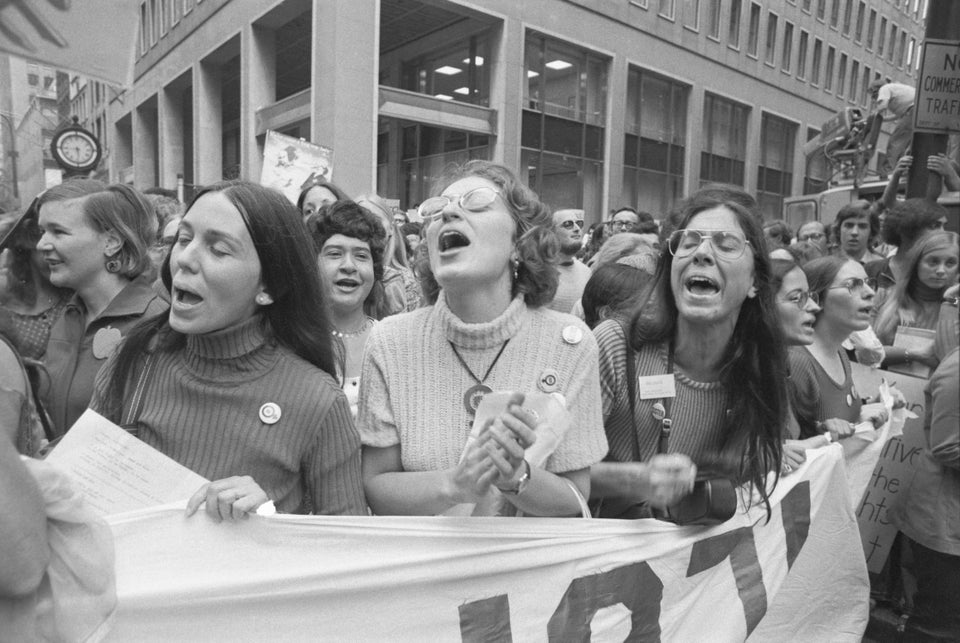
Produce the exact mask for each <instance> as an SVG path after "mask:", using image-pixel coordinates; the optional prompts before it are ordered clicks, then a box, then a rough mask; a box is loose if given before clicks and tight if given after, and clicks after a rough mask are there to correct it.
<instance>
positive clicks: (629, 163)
mask: <svg viewBox="0 0 960 643" xmlns="http://www.w3.org/2000/svg"><path fill="white" fill-rule="evenodd" d="M688 91H689V90H688V88H687V87H686V86H685V85H681V84H680V83H677V82H675V81H672V80H670V79H668V78H665V77H663V76H659V75H657V74H652V73H650V72H646V71H642V70H639V69H633V68H632V69H630V72H629V75H628V79H627V112H626V121H625V123H624V130H625V134H624V158H623V164H624V170H623V194H622V195H621V202H623V203H628V204H630V205H632V206H633V207H635V208H637V209H639V210H646V211H648V212H651V213H654V216H659V214H662V213H666V212H669V211H670V209H671V208H672V207H673V204H674V202H675V201H676V200H678V199H680V198H681V197H682V195H683V183H684V165H683V159H684V151H685V148H684V145H685V140H686V118H687V95H688Z"/></svg>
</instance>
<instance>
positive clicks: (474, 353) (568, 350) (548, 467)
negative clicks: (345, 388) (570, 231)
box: [358, 161, 607, 516]
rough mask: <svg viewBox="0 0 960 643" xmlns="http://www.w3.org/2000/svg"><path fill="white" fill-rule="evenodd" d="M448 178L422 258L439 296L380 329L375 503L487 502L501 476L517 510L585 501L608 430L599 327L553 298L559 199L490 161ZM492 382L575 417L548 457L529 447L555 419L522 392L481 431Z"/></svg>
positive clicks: (374, 409) (429, 506) (563, 511)
mask: <svg viewBox="0 0 960 643" xmlns="http://www.w3.org/2000/svg"><path fill="white" fill-rule="evenodd" d="M439 188H440V191H439V192H438V193H437V194H438V196H435V197H433V198H430V199H427V200H426V201H424V202H423V203H422V204H421V205H420V214H421V216H422V217H423V220H424V221H425V225H426V226H427V229H426V240H425V241H424V249H425V250H426V252H424V253H423V255H422V256H423V257H424V261H422V263H421V265H420V266H418V271H419V273H420V275H421V278H422V279H423V281H424V283H425V286H426V287H425V288H424V291H425V292H426V293H429V294H431V297H432V302H435V303H433V305H431V306H428V307H423V308H419V309H417V310H415V311H413V312H411V313H408V314H406V315H397V316H394V317H388V318H386V319H384V320H383V321H381V322H380V323H379V324H378V325H377V326H376V328H374V329H373V332H372V333H371V335H370V339H369V340H368V341H367V349H366V354H365V356H364V364H363V377H362V386H361V390H360V411H359V415H358V426H359V428H360V432H361V435H362V436H363V442H364V455H363V470H364V481H365V485H366V492H367V497H368V499H369V500H370V506H371V508H372V509H373V510H374V512H375V513H379V514H437V513H442V512H444V511H447V510H449V509H451V508H452V507H454V506H456V505H461V504H477V505H482V504H483V501H485V500H486V499H487V498H488V496H489V494H493V495H496V491H494V490H493V489H492V488H494V487H495V488H496V489H498V490H499V492H500V493H501V494H502V497H503V499H504V500H505V501H506V503H507V504H506V505H505V508H506V509H507V510H508V512H509V511H510V510H512V509H513V508H515V509H517V510H520V511H523V512H525V513H528V514H533V515H538V516H567V515H574V514H577V513H579V512H580V511H581V504H580V501H579V500H578V496H577V493H574V491H573V490H572V489H571V488H570V486H569V485H573V486H575V487H576V491H577V492H579V493H580V494H583V495H588V494H589V489H590V478H589V467H590V465H592V464H593V463H595V462H597V461H599V460H600V458H602V457H603V454H604V453H605V452H606V450H607V444H606V440H604V437H603V429H602V425H601V420H600V409H599V397H600V396H599V382H598V379H597V371H596V368H597V353H596V344H595V342H594V340H593V336H592V335H591V334H590V331H589V329H588V328H587V327H586V326H585V325H584V324H583V323H582V322H580V321H579V320H577V319H576V318H574V317H572V316H570V315H566V314H562V313H557V312H554V311H552V310H549V309H547V308H545V305H546V304H547V303H548V302H549V301H550V300H552V299H553V296H554V293H555V292H556V289H557V279H558V276H557V271H556V269H555V268H554V265H555V263H556V261H557V254H558V252H559V243H558V240H557V236H556V232H555V231H554V229H553V221H552V217H551V215H550V212H549V210H548V209H547V208H546V206H544V205H543V204H542V203H541V202H540V200H539V199H538V198H537V197H536V195H535V194H534V193H533V192H531V191H530V190H529V189H528V188H527V187H525V186H524V185H523V184H522V183H520V181H519V180H518V179H517V178H516V177H515V176H514V175H513V173H512V172H510V170H508V169H507V168H505V167H503V166H501V165H497V164H494V163H490V162H487V161H471V162H469V163H467V164H466V165H464V166H463V167H461V168H457V170H455V171H453V172H451V173H450V174H449V175H447V176H446V177H444V179H443V181H442V182H441V184H440V185H439ZM493 391H511V392H514V393H521V394H529V393H531V392H538V391H539V392H542V393H544V394H548V395H551V396H553V397H554V399H555V400H557V403H559V404H560V405H562V406H565V407H566V409H567V410H568V412H569V414H570V416H571V418H570V428H569V429H568V430H567V431H566V434H565V435H563V437H562V439H560V441H559V443H558V444H557V445H556V448H555V449H554V450H553V451H552V453H551V454H550V455H549V458H547V459H546V460H545V461H544V462H543V463H542V464H538V463H537V462H536V461H534V462H530V461H529V460H528V459H527V449H528V448H529V447H531V446H533V445H534V443H535V442H537V441H539V440H540V439H544V440H545V442H543V443H541V444H540V446H542V445H543V444H546V437H544V436H545V435H547V434H549V433H550V432H549V431H546V433H541V428H544V427H543V425H540V426H538V427H537V430H536V431H534V429H533V427H532V425H533V424H535V423H536V422H535V421H534V420H533V418H532V416H530V415H529V414H528V413H526V412H525V411H523V410H522V409H521V406H522V404H523V402H522V401H521V400H519V399H518V398H514V400H513V402H511V403H509V404H507V408H506V409H505V410H503V411H502V412H499V413H497V414H495V416H494V417H492V418H491V419H490V421H489V422H487V423H483V422H482V421H481V423H480V424H482V428H481V430H480V431H479V433H478V434H477V435H476V436H475V437H476V439H470V436H471V429H472V425H473V423H474V420H475V418H476V416H477V411H478V408H479V404H480V403H482V402H481V401H482V399H483V397H484V396H485V395H487V394H489V393H491V392H493ZM553 394H557V395H553ZM560 400H563V401H562V402H560ZM518 402H520V403H518ZM478 426H479V425H478ZM581 500H582V499H581Z"/></svg>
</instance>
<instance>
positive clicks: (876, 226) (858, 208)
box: [834, 199, 883, 264]
mask: <svg viewBox="0 0 960 643" xmlns="http://www.w3.org/2000/svg"><path fill="white" fill-rule="evenodd" d="M834 226H835V229H836V231H837V233H836V234H837V241H838V243H839V244H840V246H839V248H838V250H837V252H838V253H840V254H843V255H846V256H848V257H850V258H851V259H853V260H854V261H859V262H860V263H862V264H865V263H868V262H870V261H879V260H881V259H883V257H881V256H880V255H878V254H876V253H874V252H871V251H870V241H871V240H872V239H874V238H875V237H876V236H877V233H878V232H879V231H880V219H879V217H877V214H876V213H875V212H873V210H872V209H871V208H870V203H869V202H867V201H864V200H863V199H860V200H857V201H854V202H853V203H850V204H849V205H845V206H843V207H842V208H840V212H839V213H838V214H837V220H836V222H835V223H834Z"/></svg>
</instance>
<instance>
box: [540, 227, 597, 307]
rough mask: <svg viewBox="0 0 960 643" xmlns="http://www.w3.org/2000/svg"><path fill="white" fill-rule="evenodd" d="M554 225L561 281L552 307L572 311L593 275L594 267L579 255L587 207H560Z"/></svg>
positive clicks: (550, 305) (551, 304) (551, 303)
mask: <svg viewBox="0 0 960 643" xmlns="http://www.w3.org/2000/svg"><path fill="white" fill-rule="evenodd" d="M553 225H554V227H556V229H557V236H558V237H559V238H560V263H559V265H558V266H557V270H558V271H559V272H560V283H559V284H558V285H557V294H556V295H555V296H554V298H553V301H551V302H550V304H549V307H550V308H552V309H553V310H556V311H559V312H561V313H569V312H570V311H571V310H572V309H573V305H574V304H575V303H577V302H578V301H579V300H580V297H582V296H583V288H584V286H586V285H587V280H588V279H590V269H589V268H587V266H586V265H584V264H583V263H582V262H580V261H579V260H578V259H577V258H576V255H577V253H578V252H579V251H580V247H581V245H582V240H583V210H557V211H556V212H554V213H553Z"/></svg>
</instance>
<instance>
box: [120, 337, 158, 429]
mask: <svg viewBox="0 0 960 643" xmlns="http://www.w3.org/2000/svg"><path fill="white" fill-rule="evenodd" d="M155 361H156V360H154V359H153V354H152V353H151V354H148V355H147V360H146V362H145V363H144V365H143V370H142V371H140V377H139V378H137V387H136V388H135V389H134V390H133V397H131V398H130V406H128V407H127V413H126V415H125V416H124V418H123V424H122V426H123V427H124V428H126V429H127V430H128V431H129V430H131V429H134V426H135V424H136V422H137V420H138V419H139V418H140V411H142V410H143V395H144V391H145V390H146V388H147V383H148V382H149V380H150V374H151V372H152V371H153V365H154V362H155ZM132 432H134V433H135V432H136V431H132Z"/></svg>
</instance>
